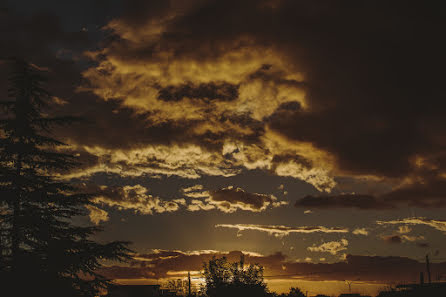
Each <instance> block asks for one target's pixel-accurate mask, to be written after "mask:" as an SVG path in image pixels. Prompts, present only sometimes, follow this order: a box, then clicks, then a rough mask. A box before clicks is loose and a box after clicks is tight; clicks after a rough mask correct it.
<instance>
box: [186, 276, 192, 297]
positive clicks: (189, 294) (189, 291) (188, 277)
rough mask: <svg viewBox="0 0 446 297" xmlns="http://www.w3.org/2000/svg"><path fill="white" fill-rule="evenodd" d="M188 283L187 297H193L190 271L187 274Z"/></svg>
mask: <svg viewBox="0 0 446 297" xmlns="http://www.w3.org/2000/svg"><path fill="white" fill-rule="evenodd" d="M187 281H188V295H187V296H189V297H190V296H192V295H191V290H190V271H188V272H187Z"/></svg>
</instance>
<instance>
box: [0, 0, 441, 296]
mask: <svg viewBox="0 0 446 297" xmlns="http://www.w3.org/2000/svg"><path fill="white" fill-rule="evenodd" d="M435 5H436V4H433V3H431V2H430V1H420V2H419V3H416V2H412V1H399V0H395V1H365V0H364V1H359V0H354V1H353V0H351V1H350V0H345V1H341V0H320V1H309V0H308V1H303V0H220V1H218V0H170V1H169V0H148V1H146V0H127V1H124V0H76V1H49V0H40V1H24V0H6V1H2V2H1V4H0V25H1V29H0V30H1V36H2V37H1V41H0V42H1V43H0V44H1V46H0V58H1V59H2V60H1V61H0V72H1V77H2V79H1V81H0V90H1V96H2V97H6V95H7V79H6V77H7V67H5V66H6V63H5V62H4V58H7V57H10V56H18V57H22V58H24V59H26V60H28V61H29V62H31V63H33V64H34V65H36V66H37V67H39V68H41V69H42V70H44V71H46V74H47V77H48V85H47V87H48V89H49V90H50V91H51V93H52V94H53V103H52V109H51V111H48V112H51V113H55V114H64V115H75V116H81V117H83V118H85V120H84V121H83V122H81V123H77V124H74V125H71V126H69V127H64V128H60V129H58V130H56V131H54V135H55V136H56V137H57V138H58V139H60V140H63V141H64V142H66V143H67V144H68V146H66V147H64V148H61V149H62V150H64V151H66V152H70V153H73V154H76V155H78V156H79V160H80V161H81V162H82V166H80V167H79V168H77V169H75V170H73V171H70V172H59V173H57V174H58V177H59V178H61V179H64V180H70V181H72V182H74V183H78V184H79V185H80V188H81V189H82V190H84V191H87V192H96V193H98V195H97V196H96V198H94V199H95V201H96V202H97V207H89V211H90V216H89V218H80V220H81V221H87V220H88V221H89V222H90V223H92V224H99V225H101V226H103V228H104V232H103V233H101V234H100V235H99V239H100V240H129V241H132V242H133V244H132V248H133V249H134V250H135V251H136V252H137V254H136V256H135V258H134V260H133V261H132V262H131V263H128V264H120V265H115V266H110V267H109V268H106V269H105V270H104V274H105V275H106V276H109V277H111V278H113V279H118V280H120V281H121V282H123V283H158V282H160V283H163V282H165V281H166V280H167V279H169V278H181V277H184V275H185V273H187V271H192V272H193V276H194V277H196V278H197V279H198V277H199V274H198V273H197V271H199V270H200V269H201V268H202V263H203V261H206V260H208V259H210V258H211V257H212V256H213V255H216V256H223V255H226V256H228V257H229V259H230V260H234V261H236V260H238V259H239V258H240V255H241V254H242V253H244V254H245V259H246V261H247V262H250V263H259V264H261V265H263V266H264V267H265V276H266V281H267V283H268V284H269V286H270V288H271V289H272V290H276V291H284V290H287V289H288V287H290V286H295V285H298V286H301V287H303V288H304V289H305V290H308V291H310V292H312V293H317V292H328V293H333V292H345V290H347V289H348V286H347V285H346V282H345V280H348V281H354V283H353V285H352V289H354V290H357V291H362V292H375V291H376V290H377V289H380V288H382V287H384V285H385V284H389V283H393V284H396V283H400V282H412V281H417V280H418V279H419V272H420V271H423V270H424V269H425V268H424V264H423V263H424V259H425V256H426V255H427V254H428V255H429V257H430V259H431V261H432V262H433V265H432V271H433V273H432V275H433V278H434V279H441V278H442V279H443V280H445V279H446V240H445V239H446V237H445V236H446V214H445V208H446V136H445V135H446V112H445V108H446V97H445V94H446V92H445V81H446V80H445V74H444V69H445V68H446V67H445V66H446V63H445V62H446V58H445V56H446V55H445V53H446V48H445V43H444V40H443V39H444V29H443V28H444V26H445V24H444V23H445V19H446V16H445V11H444V9H441V8H440V7H435ZM197 281H198V280H197Z"/></svg>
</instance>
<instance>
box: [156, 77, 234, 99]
mask: <svg viewBox="0 0 446 297" xmlns="http://www.w3.org/2000/svg"><path fill="white" fill-rule="evenodd" d="M237 97H238V86H235V85H232V84H229V83H225V82H219V83H214V82H212V83H202V84H199V85H197V86H195V85H190V84H182V85H179V86H167V87H164V88H162V89H160V90H159V93H158V99H160V100H163V101H180V100H183V98H189V99H198V100H205V101H211V100H222V101H232V100H235V99H236V98H237Z"/></svg>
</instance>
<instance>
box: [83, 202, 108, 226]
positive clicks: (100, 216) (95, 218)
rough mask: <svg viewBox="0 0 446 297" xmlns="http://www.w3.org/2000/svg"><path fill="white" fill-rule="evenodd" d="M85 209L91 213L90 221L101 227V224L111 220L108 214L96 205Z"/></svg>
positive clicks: (89, 215) (87, 206)
mask: <svg viewBox="0 0 446 297" xmlns="http://www.w3.org/2000/svg"><path fill="white" fill-rule="evenodd" d="M85 207H86V208H87V209H88V211H89V214H88V217H89V219H90V221H91V222H92V223H93V224H95V225H99V224H100V223H101V222H107V221H108V220H109V219H110V218H109V216H108V213H107V212H106V211H105V210H103V209H100V208H98V207H96V206H94V205H86V206H85Z"/></svg>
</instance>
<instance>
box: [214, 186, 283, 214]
mask: <svg viewBox="0 0 446 297" xmlns="http://www.w3.org/2000/svg"><path fill="white" fill-rule="evenodd" d="M210 202H211V203H212V204H214V203H215V204H216V205H217V207H218V208H219V209H221V210H223V211H232V210H233V209H234V208H235V209H237V208H240V209H245V210H250V211H263V210H265V209H266V208H268V207H269V206H271V207H277V206H280V205H283V204H287V203H286V202H285V201H278V200H277V198H276V197H274V196H272V195H266V194H258V193H249V192H246V191H244V190H243V189H240V188H233V187H229V188H224V189H219V190H216V191H211V192H210Z"/></svg>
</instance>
